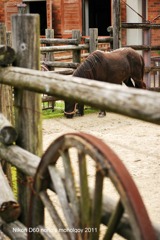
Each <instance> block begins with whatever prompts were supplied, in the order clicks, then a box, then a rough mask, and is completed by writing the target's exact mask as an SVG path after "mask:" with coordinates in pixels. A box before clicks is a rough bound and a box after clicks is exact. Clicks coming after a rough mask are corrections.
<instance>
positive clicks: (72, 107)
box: [64, 101, 76, 118]
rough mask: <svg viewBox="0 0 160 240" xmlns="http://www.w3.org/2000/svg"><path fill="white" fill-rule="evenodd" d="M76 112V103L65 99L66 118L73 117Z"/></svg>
mask: <svg viewBox="0 0 160 240" xmlns="http://www.w3.org/2000/svg"><path fill="white" fill-rule="evenodd" d="M75 113H76V103H75V102H72V101H65V107H64V115H65V117H66V118H73V116H74V114H75Z"/></svg>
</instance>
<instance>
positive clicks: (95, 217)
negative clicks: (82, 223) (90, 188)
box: [90, 169, 104, 240]
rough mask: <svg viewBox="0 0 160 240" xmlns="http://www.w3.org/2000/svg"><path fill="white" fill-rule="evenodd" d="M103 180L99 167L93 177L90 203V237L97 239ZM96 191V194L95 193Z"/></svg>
mask: <svg viewBox="0 0 160 240" xmlns="http://www.w3.org/2000/svg"><path fill="white" fill-rule="evenodd" d="M103 180H104V176H103V175H102V174H101V172H100V171H99V169H97V171H96V177H95V189H94V196H93V203H92V216H91V217H92V219H91V227H92V229H93V230H92V231H91V235H90V239H94V240H96V239H98V238H99V231H100V223H101V212H102V193H103V191H102V190H103ZM97 193H98V194H97Z"/></svg>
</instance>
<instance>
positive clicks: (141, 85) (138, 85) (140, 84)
mask: <svg viewBox="0 0 160 240" xmlns="http://www.w3.org/2000/svg"><path fill="white" fill-rule="evenodd" d="M135 88H142V89H146V88H147V87H146V84H145V82H143V81H142V80H138V81H135Z"/></svg>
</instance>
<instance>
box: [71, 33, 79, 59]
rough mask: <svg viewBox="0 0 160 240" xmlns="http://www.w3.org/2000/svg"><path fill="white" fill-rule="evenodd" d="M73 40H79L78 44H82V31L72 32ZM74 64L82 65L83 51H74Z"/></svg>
mask: <svg viewBox="0 0 160 240" xmlns="http://www.w3.org/2000/svg"><path fill="white" fill-rule="evenodd" d="M72 38H73V39H78V44H80V42H81V32H80V30H73V31H72ZM72 54H73V62H75V63H80V62H81V50H73V51H72Z"/></svg>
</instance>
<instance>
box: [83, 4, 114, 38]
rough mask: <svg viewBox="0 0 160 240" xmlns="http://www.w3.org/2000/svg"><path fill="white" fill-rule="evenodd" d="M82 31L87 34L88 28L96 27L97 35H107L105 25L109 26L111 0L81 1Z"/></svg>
mask: <svg viewBox="0 0 160 240" xmlns="http://www.w3.org/2000/svg"><path fill="white" fill-rule="evenodd" d="M83 4H84V6H83V32H84V34H85V35H88V34H89V28H98V35H99V36H107V35H109V33H108V32H107V27H109V26H111V0H84V1H83Z"/></svg>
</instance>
